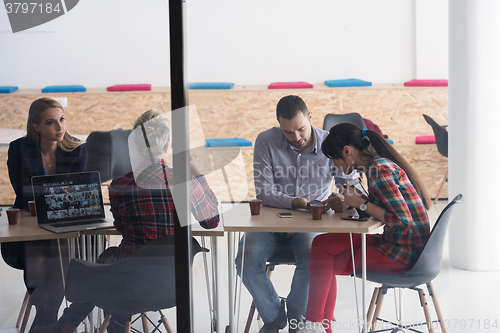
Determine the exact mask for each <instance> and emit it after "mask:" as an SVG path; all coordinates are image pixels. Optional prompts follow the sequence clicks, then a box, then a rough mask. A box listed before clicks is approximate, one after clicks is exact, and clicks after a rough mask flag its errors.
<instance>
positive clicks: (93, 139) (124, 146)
mask: <svg viewBox="0 0 500 333" xmlns="http://www.w3.org/2000/svg"><path fill="white" fill-rule="evenodd" d="M131 132H132V130H122V129H116V130H112V131H95V132H92V133H90V134H89V136H88V138H87V141H86V146H87V152H88V157H87V170H88V171H99V174H100V175H101V182H103V183H104V182H107V181H108V180H110V179H115V178H118V177H121V176H124V175H126V174H127V173H129V172H130V171H132V164H131V163H130V155H129V149H128V137H129V135H130V133H131Z"/></svg>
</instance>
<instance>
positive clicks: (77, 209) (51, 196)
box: [43, 181, 102, 220]
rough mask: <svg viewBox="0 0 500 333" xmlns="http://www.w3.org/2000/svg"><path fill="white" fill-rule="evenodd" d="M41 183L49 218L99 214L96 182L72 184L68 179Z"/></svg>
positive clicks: (56, 218) (99, 203) (99, 207)
mask: <svg viewBox="0 0 500 333" xmlns="http://www.w3.org/2000/svg"><path fill="white" fill-rule="evenodd" d="M43 185H44V196H45V205H46V208H47V218H48V219H49V220H59V219H65V218H73V217H85V216H91V215H100V214H101V212H102V211H101V202H100V201H101V200H100V197H99V188H98V186H99V184H97V183H95V184H82V185H73V182H72V181H68V182H60V183H45V184H43Z"/></svg>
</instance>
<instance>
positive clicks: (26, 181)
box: [2, 98, 87, 327]
mask: <svg viewBox="0 0 500 333" xmlns="http://www.w3.org/2000/svg"><path fill="white" fill-rule="evenodd" d="M7 166H8V170H9V178H10V182H11V184H12V187H13V188H14V191H15V193H16V200H15V203H14V207H16V208H20V209H29V207H28V201H30V200H33V192H32V189H31V177H33V176H40V175H52V174H58V173H69V172H80V171H85V170H86V167H87V149H86V148H85V145H84V144H83V142H82V141H81V140H79V139H77V138H75V137H73V136H72V135H71V134H69V133H68V132H67V131H66V124H65V119H64V110H63V107H62V105H61V104H60V103H58V102H57V101H55V100H53V99H51V98H40V99H37V100H36V101H34V102H33V103H32V104H31V106H30V109H29V114H28V124H27V134H26V136H25V137H22V138H20V139H17V140H15V141H12V142H11V143H10V145H9V152H8V160H7ZM61 247H62V248H61V250H62V254H63V255H67V253H68V252H67V250H65V249H66V247H67V244H66V241H61ZM2 256H3V258H4V260H5V262H6V263H7V264H9V265H10V266H12V267H14V268H18V269H22V270H23V271H24V281H25V284H26V287H27V288H28V291H29V293H30V299H31V302H32V303H33V305H35V307H36V317H35V319H34V321H33V325H32V327H35V326H37V325H45V324H48V323H52V322H54V321H55V320H56V319H57V313H58V310H59V307H60V305H61V302H62V299H63V297H64V290H63V287H62V277H61V272H60V263H59V252H58V247H57V241H56V240H46V241H31V242H16V243H2ZM65 262H67V260H65Z"/></svg>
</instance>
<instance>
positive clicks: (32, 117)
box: [26, 97, 83, 151]
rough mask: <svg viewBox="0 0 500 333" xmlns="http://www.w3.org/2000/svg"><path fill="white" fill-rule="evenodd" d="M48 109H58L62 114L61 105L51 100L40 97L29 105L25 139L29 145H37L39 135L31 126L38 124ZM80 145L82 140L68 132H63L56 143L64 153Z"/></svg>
mask: <svg viewBox="0 0 500 333" xmlns="http://www.w3.org/2000/svg"><path fill="white" fill-rule="evenodd" d="M50 108H60V109H61V110H62V111H63V113H64V109H63V107H62V105H61V104H60V103H59V102H58V101H56V100H54V99H52V98H47V97H42V98H39V99H37V100H36V101H34V102H33V103H31V106H30V110H29V112H28V124H27V128H26V137H27V138H28V141H29V143H30V144H33V145H35V144H36V145H38V144H39V141H40V133H38V132H37V131H35V127H34V126H33V125H34V124H39V123H40V120H41V119H42V115H43V113H44V112H45V111H46V110H47V109H50ZM82 143H83V141H82V140H80V139H78V138H76V137H74V136H73V135H71V134H70V133H68V131H65V132H64V137H63V139H62V141H60V142H58V143H57V146H58V147H59V148H61V149H62V150H64V151H72V150H74V149H75V148H76V147H78V146H80V145H81V144H82Z"/></svg>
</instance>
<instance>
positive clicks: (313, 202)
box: [307, 200, 328, 207]
mask: <svg viewBox="0 0 500 333" xmlns="http://www.w3.org/2000/svg"><path fill="white" fill-rule="evenodd" d="M307 205H308V206H309V207H311V205H323V206H326V205H328V204H326V203H325V204H322V203H321V201H319V200H313V201H309V202H308V203H307Z"/></svg>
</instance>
